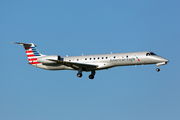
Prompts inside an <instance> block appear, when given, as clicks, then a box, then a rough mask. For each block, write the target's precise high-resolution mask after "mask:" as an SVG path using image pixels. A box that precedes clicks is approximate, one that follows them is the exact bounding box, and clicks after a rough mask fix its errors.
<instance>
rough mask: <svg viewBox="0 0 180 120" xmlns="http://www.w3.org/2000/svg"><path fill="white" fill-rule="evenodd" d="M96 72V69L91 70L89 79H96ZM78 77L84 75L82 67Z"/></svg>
mask: <svg viewBox="0 0 180 120" xmlns="http://www.w3.org/2000/svg"><path fill="white" fill-rule="evenodd" d="M95 74H96V72H95V71H91V74H90V75H89V79H94V75H95ZM77 77H82V68H79V70H78V73H77Z"/></svg>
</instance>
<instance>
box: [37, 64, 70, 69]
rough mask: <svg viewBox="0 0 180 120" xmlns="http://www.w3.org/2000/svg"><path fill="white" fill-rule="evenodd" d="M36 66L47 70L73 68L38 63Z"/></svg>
mask: <svg viewBox="0 0 180 120" xmlns="http://www.w3.org/2000/svg"><path fill="white" fill-rule="evenodd" d="M36 67H38V68H42V69H47V70H73V69H72V68H71V67H67V66H64V65H38V66H36Z"/></svg>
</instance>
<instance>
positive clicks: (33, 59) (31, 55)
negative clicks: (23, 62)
mask: <svg viewBox="0 0 180 120" xmlns="http://www.w3.org/2000/svg"><path fill="white" fill-rule="evenodd" d="M14 43H15V44H19V45H22V46H24V48H25V51H26V55H27V57H28V60H29V64H31V65H36V64H41V63H39V62H37V58H38V57H40V56H42V55H41V53H39V51H38V49H37V48H36V46H35V45H34V44H33V43H18V42H14Z"/></svg>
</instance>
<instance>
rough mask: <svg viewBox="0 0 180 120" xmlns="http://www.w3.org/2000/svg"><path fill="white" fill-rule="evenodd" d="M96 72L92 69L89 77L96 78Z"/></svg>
mask: <svg viewBox="0 0 180 120" xmlns="http://www.w3.org/2000/svg"><path fill="white" fill-rule="evenodd" d="M95 74H96V72H95V71H91V74H90V75H89V79H94V75H95Z"/></svg>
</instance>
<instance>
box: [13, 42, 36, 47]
mask: <svg viewBox="0 0 180 120" xmlns="http://www.w3.org/2000/svg"><path fill="white" fill-rule="evenodd" d="M11 43H14V44H19V45H22V46H31V45H33V43H19V42H11Z"/></svg>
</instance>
